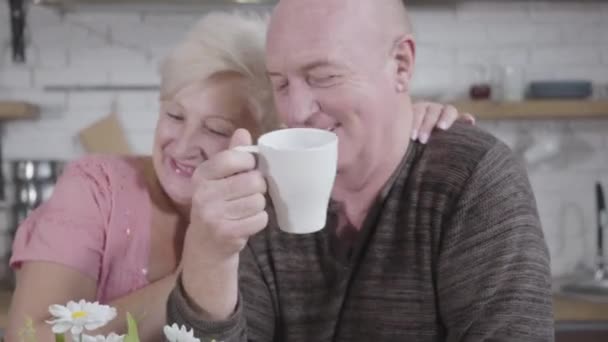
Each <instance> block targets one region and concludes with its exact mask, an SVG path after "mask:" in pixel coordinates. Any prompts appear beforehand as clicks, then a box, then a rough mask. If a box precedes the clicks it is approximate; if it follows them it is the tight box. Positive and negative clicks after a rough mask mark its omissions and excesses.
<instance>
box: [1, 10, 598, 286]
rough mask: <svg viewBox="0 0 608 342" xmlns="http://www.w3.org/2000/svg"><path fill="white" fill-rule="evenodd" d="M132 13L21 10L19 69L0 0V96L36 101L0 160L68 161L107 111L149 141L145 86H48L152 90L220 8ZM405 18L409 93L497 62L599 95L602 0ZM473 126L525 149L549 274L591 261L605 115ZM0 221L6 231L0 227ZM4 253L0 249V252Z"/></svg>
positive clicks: (152, 102) (459, 85)
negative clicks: (411, 62)
mask: <svg viewBox="0 0 608 342" xmlns="http://www.w3.org/2000/svg"><path fill="white" fill-rule="evenodd" d="M239 6H241V7H248V8H251V9H254V10H260V11H265V10H267V9H268V6H259V5H258V6H254V5H239ZM140 8H141V9H129V10H124V9H123V8H122V7H115V8H111V7H110V8H108V7H107V6H106V7H103V8H102V9H98V10H93V9H83V10H82V11H78V12H74V13H67V14H64V15H62V14H60V13H58V12H57V11H54V10H51V9H49V8H46V7H39V6H31V7H30V8H29V10H28V15H27V22H28V29H27V49H26V59H27V60H26V62H25V63H24V64H19V63H15V62H13V60H12V53H11V49H10V25H9V13H8V11H9V10H8V6H7V1H2V2H0V18H2V20H1V23H2V24H1V25H0V99H3V100H24V101H27V102H30V103H33V104H36V105H38V106H40V109H41V112H40V116H39V118H37V119H33V120H22V121H14V122H9V121H7V122H5V123H3V127H2V129H3V135H2V145H3V146H2V149H3V153H4V158H5V164H6V161H8V160H13V159H23V158H34V159H62V160H70V159H74V158H76V157H78V156H81V155H82V154H84V153H85V152H84V149H83V147H82V145H81V143H80V141H79V140H78V132H79V131H80V130H81V129H83V128H85V127H87V126H88V125H90V124H91V123H93V122H95V121H96V120H98V119H100V118H102V117H105V116H106V115H108V114H109V113H110V112H112V111H115V112H116V113H117V114H118V118H119V119H120V122H121V124H122V126H123V127H124V129H125V131H126V133H127V138H128V141H129V143H130V145H131V147H132V148H133V150H134V151H135V152H137V153H148V152H149V151H150V150H151V144H152V134H153V129H154V124H155V117H156V115H157V99H156V93H155V91H153V90H152V91H89V92H77V91H64V90H60V89H59V90H58V89H57V88H55V90H52V89H49V87H51V88H52V87H54V86H74V85H79V86H93V85H115V86H129V85H131V86H137V85H156V84H157V83H158V76H157V73H156V67H157V63H158V61H159V59H160V58H161V57H162V56H163V55H164V54H165V53H166V52H167V51H168V49H169V48H170V47H171V46H172V45H173V43H174V42H175V41H176V39H179V38H180V37H181V36H182V34H183V33H184V32H185V31H186V30H187V29H188V27H189V26H190V25H191V24H192V23H194V22H195V21H196V20H197V18H198V17H199V15H200V14H202V13H203V12H204V11H208V10H212V9H227V8H229V7H228V5H224V6H222V5H217V6H200V7H196V9H195V10H192V9H185V8H184V7H179V6H175V8H164V9H163V10H162V11H159V10H158V9H156V8H152V7H150V8H146V6H142V7H140ZM411 15H412V18H413V21H414V25H415V29H416V36H417V39H418V55H417V56H418V57H417V58H418V59H417V71H416V81H415V86H414V87H415V93H416V95H417V96H419V97H421V98H430V99H438V100H442V101H452V100H454V99H458V98H461V97H466V96H468V90H469V87H470V86H471V84H473V83H479V82H480V81H483V80H484V78H490V77H494V76H495V75H498V74H499V73H498V71H501V70H503V69H499V68H497V67H498V66H502V67H509V70H510V74H509V75H510V76H508V77H510V78H509V80H510V82H511V84H515V86H516V88H517V86H518V85H519V89H520V90H521V91H522V92H523V88H524V85H525V84H526V83H527V82H529V81H532V80H557V79H582V80H589V81H592V82H593V84H594V91H595V95H594V96H595V97H596V98H599V97H602V96H604V97H608V90H607V89H606V87H607V86H608V3H603V2H601V1H594V2H585V3H580V2H579V1H571V2H568V1H560V2H553V1H533V2H528V1H509V2H507V1H495V2H489V1H471V2H461V3H458V4H454V3H451V4H444V5H437V6H412V7H411ZM492 79H494V78H492ZM606 114H608V113H606ZM479 125H481V126H483V127H484V128H486V129H488V130H489V131H491V132H492V133H494V134H496V135H497V136H498V137H500V138H501V139H503V140H504V141H505V142H507V143H508V144H509V145H510V146H511V147H513V148H514V149H516V150H517V151H518V152H521V154H522V155H523V156H526V158H527V161H528V163H529V164H528V166H529V171H530V178H531V181H532V184H533V187H534V190H535V192H536V196H537V199H538V205H539V211H540V216H541V219H542V224H543V228H544V230H545V233H546V237H547V241H548V244H549V246H550V250H551V256H552V268H553V273H554V275H556V276H557V275H563V274H566V273H569V272H571V271H573V270H575V269H578V268H579V267H578V266H579V265H580V264H581V263H583V264H585V265H587V266H592V263H593V261H594V253H595V244H596V242H595V241H596V203H595V193H594V186H595V182H596V181H597V180H600V181H603V183H604V185H605V186H608V134H607V133H608V115H607V116H606V118H605V119H560V120H523V119H522V120H481V121H480V122H479ZM0 210H2V209H0ZM5 216H6V215H2V217H5ZM0 226H6V227H7V228H3V229H4V230H6V229H10V227H9V226H10V224H9V223H8V222H0ZM5 240H7V242H6V243H5V245H6V244H7V243H9V242H8V241H9V240H8V239H5ZM7 249H8V246H2V247H1V248H0V252H4V251H5V250H7Z"/></svg>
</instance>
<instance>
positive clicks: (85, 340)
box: [82, 333, 125, 342]
mask: <svg viewBox="0 0 608 342" xmlns="http://www.w3.org/2000/svg"><path fill="white" fill-rule="evenodd" d="M124 339H125V335H116V334H115V333H111V334H110V335H108V336H103V335H97V336H90V335H87V334H82V342H123V341H124Z"/></svg>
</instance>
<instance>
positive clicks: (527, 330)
mask: <svg viewBox="0 0 608 342" xmlns="http://www.w3.org/2000/svg"><path fill="white" fill-rule="evenodd" d="M442 231H443V233H442V241H441V249H440V255H439V258H438V266H437V267H438V268H437V292H438V297H439V310H440V314H441V319H442V322H443V324H444V326H445V328H446V335H447V339H446V341H448V342H476V341H520V342H526V341H543V342H545V341H553V339H554V330H553V312H552V296H551V276H550V267H549V254H548V249H547V246H546V243H545V240H544V236H543V232H542V229H541V226H540V221H539V218H538V214H537V209H536V202H535V199H534V195H533V193H532V190H531V186H530V184H529V181H528V178H527V174H526V171H525V170H524V168H523V167H522V166H521V164H520V163H519V161H517V160H516V159H515V158H514V156H513V154H512V153H511V151H510V150H509V148H508V147H507V146H505V145H504V144H502V143H497V144H496V145H494V146H493V147H492V148H491V149H490V150H489V151H488V152H487V153H486V154H485V156H484V157H483V159H482V160H481V161H480V163H479V164H478V166H477V167H476V169H475V170H474V172H473V173H472V174H471V177H470V179H469V180H468V182H467V184H466V186H465V188H464V191H463V192H462V193H461V195H460V197H459V199H458V200H457V203H456V207H455V210H454V212H453V214H452V215H451V216H450V217H449V219H448V220H447V221H446V223H445V224H444V226H443V227H442Z"/></svg>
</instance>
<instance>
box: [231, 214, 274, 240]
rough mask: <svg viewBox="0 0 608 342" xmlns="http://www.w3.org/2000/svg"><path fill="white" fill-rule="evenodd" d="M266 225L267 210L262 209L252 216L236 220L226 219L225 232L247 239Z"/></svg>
mask: <svg viewBox="0 0 608 342" xmlns="http://www.w3.org/2000/svg"><path fill="white" fill-rule="evenodd" d="M267 225H268V212H267V211H266V210H263V211H261V212H259V213H257V214H255V215H254V216H250V217H247V218H244V219H241V220H238V221H226V228H227V230H226V233H227V234H229V235H230V236H232V237H233V238H237V239H239V238H240V239H248V238H250V237H251V236H253V235H255V234H257V233H259V232H260V231H262V230H263V229H264V228H266V226H267Z"/></svg>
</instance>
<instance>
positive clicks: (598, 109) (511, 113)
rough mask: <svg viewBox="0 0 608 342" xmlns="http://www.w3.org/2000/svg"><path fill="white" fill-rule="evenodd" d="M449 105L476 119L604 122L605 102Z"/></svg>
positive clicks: (607, 103)
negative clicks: (584, 120)
mask: <svg viewBox="0 0 608 342" xmlns="http://www.w3.org/2000/svg"><path fill="white" fill-rule="evenodd" d="M453 105H454V106H455V107H456V108H458V110H459V111H461V112H468V113H472V114H473V115H475V116H476V117H477V118H479V119H485V120H499V119H576V118H606V119H608V100H601V101H589V100H528V101H521V102H495V101H461V102H455V103H453Z"/></svg>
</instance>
